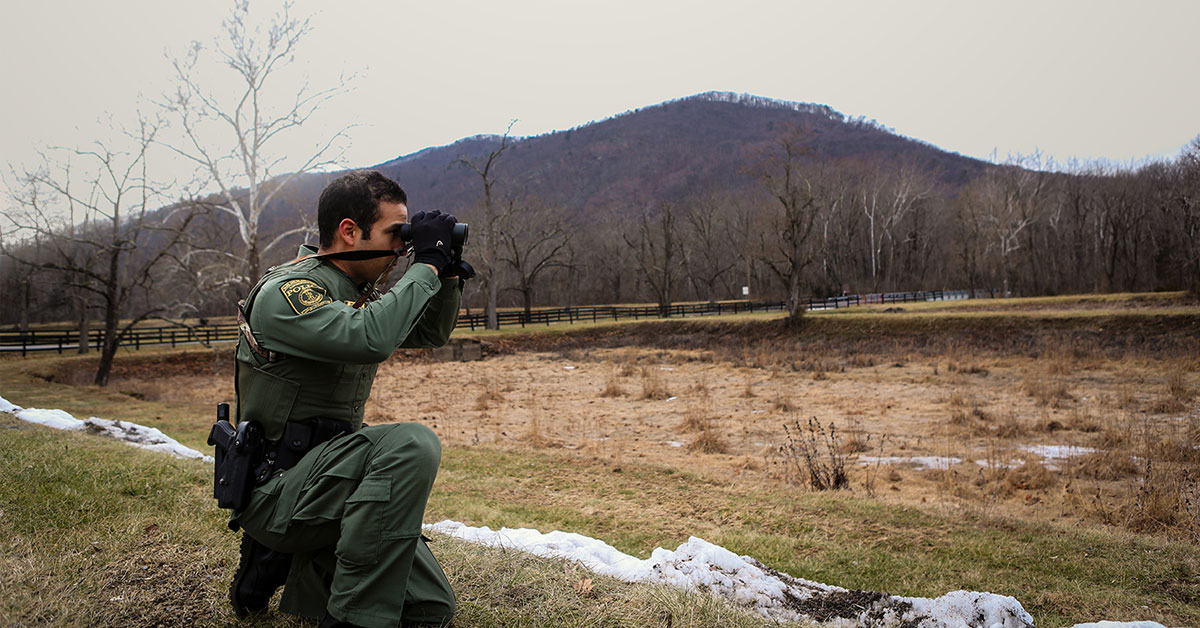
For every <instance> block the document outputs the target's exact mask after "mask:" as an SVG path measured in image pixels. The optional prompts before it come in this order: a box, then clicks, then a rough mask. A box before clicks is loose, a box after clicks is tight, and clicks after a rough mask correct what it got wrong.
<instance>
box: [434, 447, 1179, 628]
mask: <svg viewBox="0 0 1200 628" xmlns="http://www.w3.org/2000/svg"><path fill="white" fill-rule="evenodd" d="M617 469H619V470H617ZM441 518H450V519H456V520H460V521H464V522H467V523H471V524H473V525H488V526H491V527H493V528H495V527H499V526H508V527H533V528H538V529H541V530H543V531H548V530H550V529H562V530H569V531H573V532H579V533H581V534H586V535H588V536H593V537H597V538H601V539H604V540H605V541H607V542H609V543H610V544H612V545H614V546H615V547H617V548H618V549H620V550H622V551H624V552H627V553H630V554H633V555H635V556H638V557H641V558H645V557H647V556H649V553H650V551H651V550H652V549H654V548H655V547H657V546H663V547H668V548H671V549H674V547H675V546H677V545H678V544H680V543H683V542H684V541H686V540H687V538H688V536H689V535H695V536H699V537H701V538H703V539H705V540H707V541H710V542H713V543H717V544H719V545H722V546H725V547H727V548H728V549H730V550H731V551H733V552H735V553H738V554H746V555H750V556H754V557H755V558H757V559H759V560H760V561H762V562H764V563H765V564H767V565H769V566H771V567H774V568H776V569H779V570H781V571H784V572H786V573H789V574H792V575H794V576H798V577H801V578H807V579H811V580H817V581H819V582H824V583H827V584H836V585H839V586H844V587H848V588H856V589H866V590H874V591H883V592H887V593H891V594H897V595H907V596H920V597H936V596H939V595H942V594H944V593H946V592H949V591H953V590H958V589H968V590H978V591H991V592H993V593H999V594H1002V595H1011V596H1014V597H1016V598H1017V599H1018V600H1020V601H1021V602H1022V603H1023V604H1024V605H1025V608H1026V610H1028V611H1029V612H1030V613H1031V614H1032V615H1033V616H1034V618H1035V620H1036V622H1037V625H1039V626H1059V625H1070V624H1073V623H1079V622H1083V621H1095V620H1098V619H1104V618H1109V619H1116V618H1125V619H1151V620H1155V621H1160V622H1163V623H1165V624H1167V625H1196V624H1198V623H1200V576H1198V575H1197V574H1200V550H1198V548H1197V547H1196V546H1195V545H1191V544H1188V543H1185V542H1176V541H1169V540H1165V539H1158V538H1153V537H1149V536H1136V535H1129V534H1123V533H1114V532H1109V531H1106V530H1101V529H1096V528H1086V527H1078V526H1057V525H1048V524H1027V523H1021V522H1015V521H989V520H979V519H974V518H968V517H962V516H950V515H944V514H938V513H935V512H926V511H922V510H918V509H914V508H908V507H903V506H896V505H889V504H884V503H881V502H878V501H873V500H869V499H866V498H864V497H861V496H854V495H845V494H840V495H829V494H812V493H804V492H796V491H794V490H790V489H782V488H770V487H761V486H754V485H743V484H738V483H731V482H727V481H716V480H712V479H705V478H700V477H695V476H689V475H687V474H680V473H677V472H672V471H671V470H668V469H656V468H639V467H630V466H629V465H624V464H623V465H622V466H621V467H612V466H610V465H606V464H603V463H600V462H590V463H589V462H581V461H579V460H578V459H576V458H570V457H567V456H560V455H556V454H555V453H552V452H550V453H547V452H538V453H520V454H517V453H504V452H497V451H494V450H490V449H474V450H450V451H448V452H446V454H445V455H444V457H443V462H442V470H441V472H440V474H439V478H438V483H437V485H436V487H435V491H434V496H433V498H432V499H431V503H430V509H429V513H428V516H427V519H429V520H431V521H432V520H437V519H441ZM1164 583H1170V584H1169V586H1166V585H1164ZM1143 606H1145V607H1148V609H1143V608H1142V607H1143Z"/></svg>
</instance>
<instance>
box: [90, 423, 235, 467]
mask: <svg viewBox="0 0 1200 628" xmlns="http://www.w3.org/2000/svg"><path fill="white" fill-rule="evenodd" d="M83 423H84V425H85V426H86V427H87V429H88V431H90V432H95V433H97V434H100V435H101V436H107V437H109V438H115V439H117V440H119V441H125V442H127V443H129V444H130V445H133V446H135V447H141V448H142V449H149V450H151V451H161V452H163V453H168V454H171V455H174V456H178V457H180V458H196V459H199V460H204V461H205V462H212V461H213V458H212V456H206V455H204V454H202V453H200V452H198V451H196V450H195V449H192V448H190V447H184V446H183V445H181V444H180V443H179V441H177V440H175V439H174V438H171V437H170V436H167V435H166V434H164V433H163V432H162V430H159V429H158V428H154V427H146V426H145V425H138V424H137V423H131V422H129V421H119V420H112V419H101V418H97V417H92V418H90V419H88V420H86V421H84V422H83Z"/></svg>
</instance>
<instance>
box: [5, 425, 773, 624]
mask: <svg viewBox="0 0 1200 628" xmlns="http://www.w3.org/2000/svg"><path fill="white" fill-rule="evenodd" d="M211 473H212V471H211V467H210V466H208V465H206V464H204V463H201V462H197V461H191V460H179V459H175V458H171V457H169V456H164V455H161V454H156V453H151V452H146V451H142V450H138V449H135V448H132V447H129V446H127V445H124V444H121V443H117V442H114V441H109V440H106V439H101V438H98V437H94V436H90V435H87V434H80V433H68V432H59V431H56V430H51V429H48V428H43V427H40V426H32V425H29V424H25V423H22V422H20V421H17V420H16V419H14V418H12V417H11V416H10V415H7V414H0V474H2V475H3V477H4V478H5V482H4V483H3V484H0V504H3V509H2V510H0V539H3V541H2V542H0V625H4V626H10V625H39V626H41V625H52V626H96V625H99V626H192V625H198V626H211V625H230V624H234V623H236V622H235V619H234V617H233V615H232V612H231V611H230V610H229V607H228V602H227V601H226V597H225V595H226V586H227V583H228V581H229V578H230V576H231V575H232V571H233V565H234V561H235V560H236V551H237V546H236V540H237V537H236V535H234V534H232V533H230V532H229V531H228V530H227V529H226V528H225V526H224V517H223V515H222V513H221V511H218V510H217V509H216V508H215V507H214V505H213V503H212V500H211V499H210V497H209V494H210V493H209V490H210V486H211V484H210V483H211V481H212V480H211ZM434 549H435V551H436V552H437V554H438V555H439V556H440V557H441V559H442V562H443V566H444V567H445V569H446V573H447V575H448V576H449V577H450V579H451V581H452V582H453V583H454V585H455V589H456V591H457V593H458V596H459V598H460V600H459V601H460V613H459V617H458V619H457V620H456V622H455V625H456V626H459V627H460V628H472V627H485V626H486V627H490V626H518V625H523V626H531V627H535V628H536V627H546V628H550V627H556V626H592V625H604V626H628V627H630V628H632V627H635V626H648V625H661V626H676V627H678V626H695V627H700V626H732V627H735V628H741V627H746V628H749V627H751V626H765V625H769V624H768V623H767V622H764V621H763V620H762V619H761V618H758V617H757V616H754V615H752V614H750V613H748V612H746V611H744V610H742V609H737V608H733V607H732V606H730V605H728V604H725V603H723V602H722V601H719V600H716V599H713V598H710V597H708V596H701V595H697V594H685V593H683V592H679V591H674V590H670V589H667V588H665V587H654V586H644V585H630V584H625V583H620V582H617V581H614V580H611V579H607V578H600V577H596V576H593V575H591V574H589V573H587V572H585V571H583V570H582V569H580V568H578V567H576V566H574V565H568V564H565V563H563V562H561V561H553V560H544V559H537V558H534V557H532V556H527V555H521V554H519V553H514V552H512V551H511V550H509V551H504V550H498V549H485V548H481V547H477V546H474V545H471V544H468V543H464V542H460V541H456V540H453V539H446V538H439V539H438V540H437V542H436V543H435V544H434ZM585 578H591V579H592V582H590V583H588V584H590V586H580V584H581V581H583V580H584V579H585ZM577 586H578V587H579V588H578V589H577V588H576V587H577ZM249 625H251V626H264V627H265V626H272V627H274V626H297V625H300V622H298V621H297V620H296V619H295V618H292V617H289V616H284V615H281V614H278V613H272V614H270V615H267V616H265V617H263V618H259V619H258V620H257V621H253V622H249Z"/></svg>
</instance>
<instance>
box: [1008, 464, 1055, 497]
mask: <svg viewBox="0 0 1200 628" xmlns="http://www.w3.org/2000/svg"><path fill="white" fill-rule="evenodd" d="M1004 481H1005V483H1006V484H1008V486H1009V487H1011V488H1013V489H1016V490H1022V491H1040V490H1042V489H1047V488H1050V487H1052V486H1054V485H1055V484H1056V483H1057V481H1058V478H1057V477H1056V476H1055V474H1054V472H1052V471H1050V470H1049V469H1047V468H1046V465H1044V464H1042V463H1041V462H1038V461H1037V460H1026V461H1025V464H1023V465H1021V466H1019V467H1016V468H1013V469H1008V472H1007V473H1005V474H1004Z"/></svg>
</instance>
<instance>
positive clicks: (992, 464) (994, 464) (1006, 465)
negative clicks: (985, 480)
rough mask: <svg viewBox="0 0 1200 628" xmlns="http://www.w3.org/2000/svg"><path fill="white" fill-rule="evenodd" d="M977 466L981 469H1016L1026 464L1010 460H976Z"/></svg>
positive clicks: (1022, 461) (1021, 461)
mask: <svg viewBox="0 0 1200 628" xmlns="http://www.w3.org/2000/svg"><path fill="white" fill-rule="evenodd" d="M975 464H977V465H979V466H981V467H987V468H990V469H1000V468H1003V469H1016V468H1017V467H1020V466H1022V465H1024V464H1025V461H1024V460H1009V461H1008V462H1000V461H999V460H976V461H975Z"/></svg>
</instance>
